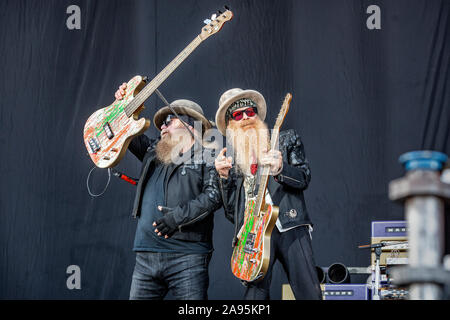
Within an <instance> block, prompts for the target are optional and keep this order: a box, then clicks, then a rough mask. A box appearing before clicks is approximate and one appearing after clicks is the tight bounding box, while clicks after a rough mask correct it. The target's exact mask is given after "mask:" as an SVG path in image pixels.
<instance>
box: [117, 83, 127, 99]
mask: <svg viewBox="0 0 450 320" xmlns="http://www.w3.org/2000/svg"><path fill="white" fill-rule="evenodd" d="M126 89H127V84H126V83H125V82H124V83H122V85H121V86H120V87H119V89H117V91H116V93H115V94H114V96H115V97H116V99H117V100H122V99H123V96H124V95H125V90H126Z"/></svg>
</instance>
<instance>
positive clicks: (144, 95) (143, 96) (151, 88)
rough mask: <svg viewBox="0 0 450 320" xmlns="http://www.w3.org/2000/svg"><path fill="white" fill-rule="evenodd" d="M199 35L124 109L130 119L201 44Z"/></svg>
mask: <svg viewBox="0 0 450 320" xmlns="http://www.w3.org/2000/svg"><path fill="white" fill-rule="evenodd" d="M202 41H203V40H202V39H201V38H200V35H198V36H197V37H196V38H195V39H194V40H193V41H192V42H191V43H190V44H189V45H188V46H187V47H186V48H184V50H183V51H181V52H180V53H179V54H178V55H177V56H176V57H175V59H173V60H172V62H170V63H169V64H168V65H167V66H166V67H165V68H164V69H163V70H162V71H161V72H160V73H159V74H158V75H157V76H156V77H155V78H154V79H153V80H152V81H150V83H149V84H147V85H146V86H145V87H144V88H143V89H142V90H141V92H139V93H138V95H137V96H136V97H135V98H134V99H133V100H132V101H131V103H129V104H128V105H127V106H126V107H125V112H126V114H127V116H128V117H130V116H131V115H132V114H133V113H134V112H135V111H136V110H137V109H138V108H139V107H140V106H141V105H142V104H143V103H144V102H145V100H147V99H148V98H149V97H150V96H151V95H152V94H153V92H155V90H156V89H157V88H158V87H159V86H160V85H161V83H163V82H164V81H165V80H166V79H167V78H168V77H169V76H170V75H171V74H172V72H173V71H174V70H175V69H176V68H178V66H179V65H180V64H181V63H182V62H183V61H184V60H185V59H186V58H187V57H188V56H189V55H190V54H191V53H192V52H193V51H194V50H195V49H196V48H197V47H198V46H199V45H200V43H202Z"/></svg>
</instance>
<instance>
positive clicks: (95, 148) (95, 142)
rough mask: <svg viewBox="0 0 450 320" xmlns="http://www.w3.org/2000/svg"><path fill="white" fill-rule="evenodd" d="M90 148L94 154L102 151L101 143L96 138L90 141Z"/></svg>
mask: <svg viewBox="0 0 450 320" xmlns="http://www.w3.org/2000/svg"><path fill="white" fill-rule="evenodd" d="M89 147H91V151H92V153H97V152H98V151H99V150H100V149H101V147H100V143H99V142H98V140H97V138H96V137H93V138H90V139H89Z"/></svg>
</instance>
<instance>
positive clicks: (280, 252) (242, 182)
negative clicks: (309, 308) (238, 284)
mask: <svg viewBox="0 0 450 320" xmlns="http://www.w3.org/2000/svg"><path fill="white" fill-rule="evenodd" d="M266 108H267V107H266V102H265V99H264V97H263V96H262V95H261V94H260V93H259V92H257V91H254V90H242V89H239V88H235V89H231V90H228V91H226V92H225V93H224V94H223V95H222V96H221V97H220V101H219V109H218V110H217V113H216V125H217V128H218V130H219V131H220V132H221V134H222V135H224V136H226V139H227V146H229V145H231V147H232V150H230V155H231V156H228V157H227V156H226V155H225V152H227V148H224V149H223V150H222V151H221V152H220V154H219V155H218V157H217V158H216V160H215V167H216V170H217V172H218V173H219V176H220V188H221V192H222V197H223V203H224V209H225V215H226V217H227V219H229V220H230V221H231V222H233V223H234V224H235V232H234V236H233V247H234V246H235V245H236V244H237V240H238V238H239V233H238V231H239V230H240V229H241V227H242V225H243V222H244V211H245V203H246V200H247V199H248V198H249V197H254V196H256V195H255V192H257V190H258V188H257V187H256V182H257V173H258V167H261V166H265V165H268V166H270V174H271V175H272V177H270V179H269V183H268V188H267V193H266V196H265V201H266V203H268V204H273V205H275V206H278V207H279V216H278V220H277V221H276V227H275V228H274V229H273V231H272V236H271V244H270V262H269V266H268V270H267V273H266V275H265V277H264V278H263V279H262V280H260V281H255V282H244V285H245V286H246V290H245V295H244V298H245V299H249V300H254V299H255V300H264V299H270V293H269V288H270V284H271V279H272V270H273V265H274V263H275V261H276V260H279V261H280V262H281V264H282V266H283V269H284V271H285V272H286V274H287V278H288V280H289V283H290V286H291V288H292V291H293V293H294V296H295V298H296V299H299V300H300V299H308V300H313V299H314V300H316V299H317V300H320V299H322V294H321V289H320V284H319V280H318V276H317V273H316V268H315V266H316V265H315V262H314V256H313V250H312V246H311V231H312V226H313V224H312V222H311V220H310V218H309V215H308V212H307V209H306V205H305V200H304V196H303V191H304V190H305V189H306V188H307V187H308V184H309V182H310V180H311V172H310V168H309V163H308V161H307V159H306V157H305V151H304V147H303V143H302V141H301V139H300V136H299V135H298V134H297V132H295V131H294V130H292V129H291V130H287V131H282V132H280V136H279V150H268V148H269V147H270V141H269V132H268V127H267V124H266V123H265V122H264V120H265V117H266V111H267V109H266ZM233 160H234V162H233ZM233 164H234V165H233Z"/></svg>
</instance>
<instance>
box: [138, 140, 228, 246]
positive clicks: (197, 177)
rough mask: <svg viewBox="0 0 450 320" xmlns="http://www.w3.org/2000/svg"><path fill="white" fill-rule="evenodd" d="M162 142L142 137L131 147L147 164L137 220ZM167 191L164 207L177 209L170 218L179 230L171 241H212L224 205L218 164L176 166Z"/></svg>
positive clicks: (168, 182)
mask: <svg viewBox="0 0 450 320" xmlns="http://www.w3.org/2000/svg"><path fill="white" fill-rule="evenodd" d="M158 141H159V139H149V138H148V137H147V136H146V135H140V136H138V137H136V138H134V139H133V140H132V141H131V142H130V145H129V150H130V151H131V152H132V153H133V154H134V155H135V156H136V157H137V158H138V159H139V160H141V161H142V163H143V166H142V169H141V173H140V176H139V182H138V184H137V190H136V196H135V199H134V205H133V217H135V218H136V217H139V215H140V210H141V205H142V196H143V193H144V189H145V185H146V183H147V181H148V178H149V177H150V176H151V174H152V173H153V169H154V166H155V160H156V153H155V147H156V143H157V142H158ZM164 191H165V192H164V194H165V201H164V206H166V207H169V208H173V210H172V211H170V212H169V213H167V214H172V215H173V218H174V220H175V222H176V223H177V226H178V228H177V231H175V233H174V234H173V235H172V236H171V237H172V238H173V239H179V240H186V241H211V240H212V230H213V222H214V216H213V213H214V211H216V210H217V209H218V208H220V206H221V204H222V202H221V197H220V191H219V185H218V174H217V172H216V170H215V167H214V163H212V164H204V162H197V163H194V160H193V159H192V161H191V164H185V163H183V164H179V165H173V166H172V167H171V169H170V170H169V174H168V176H167V178H166V181H165V190H164ZM155 205H156V204H155Z"/></svg>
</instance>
